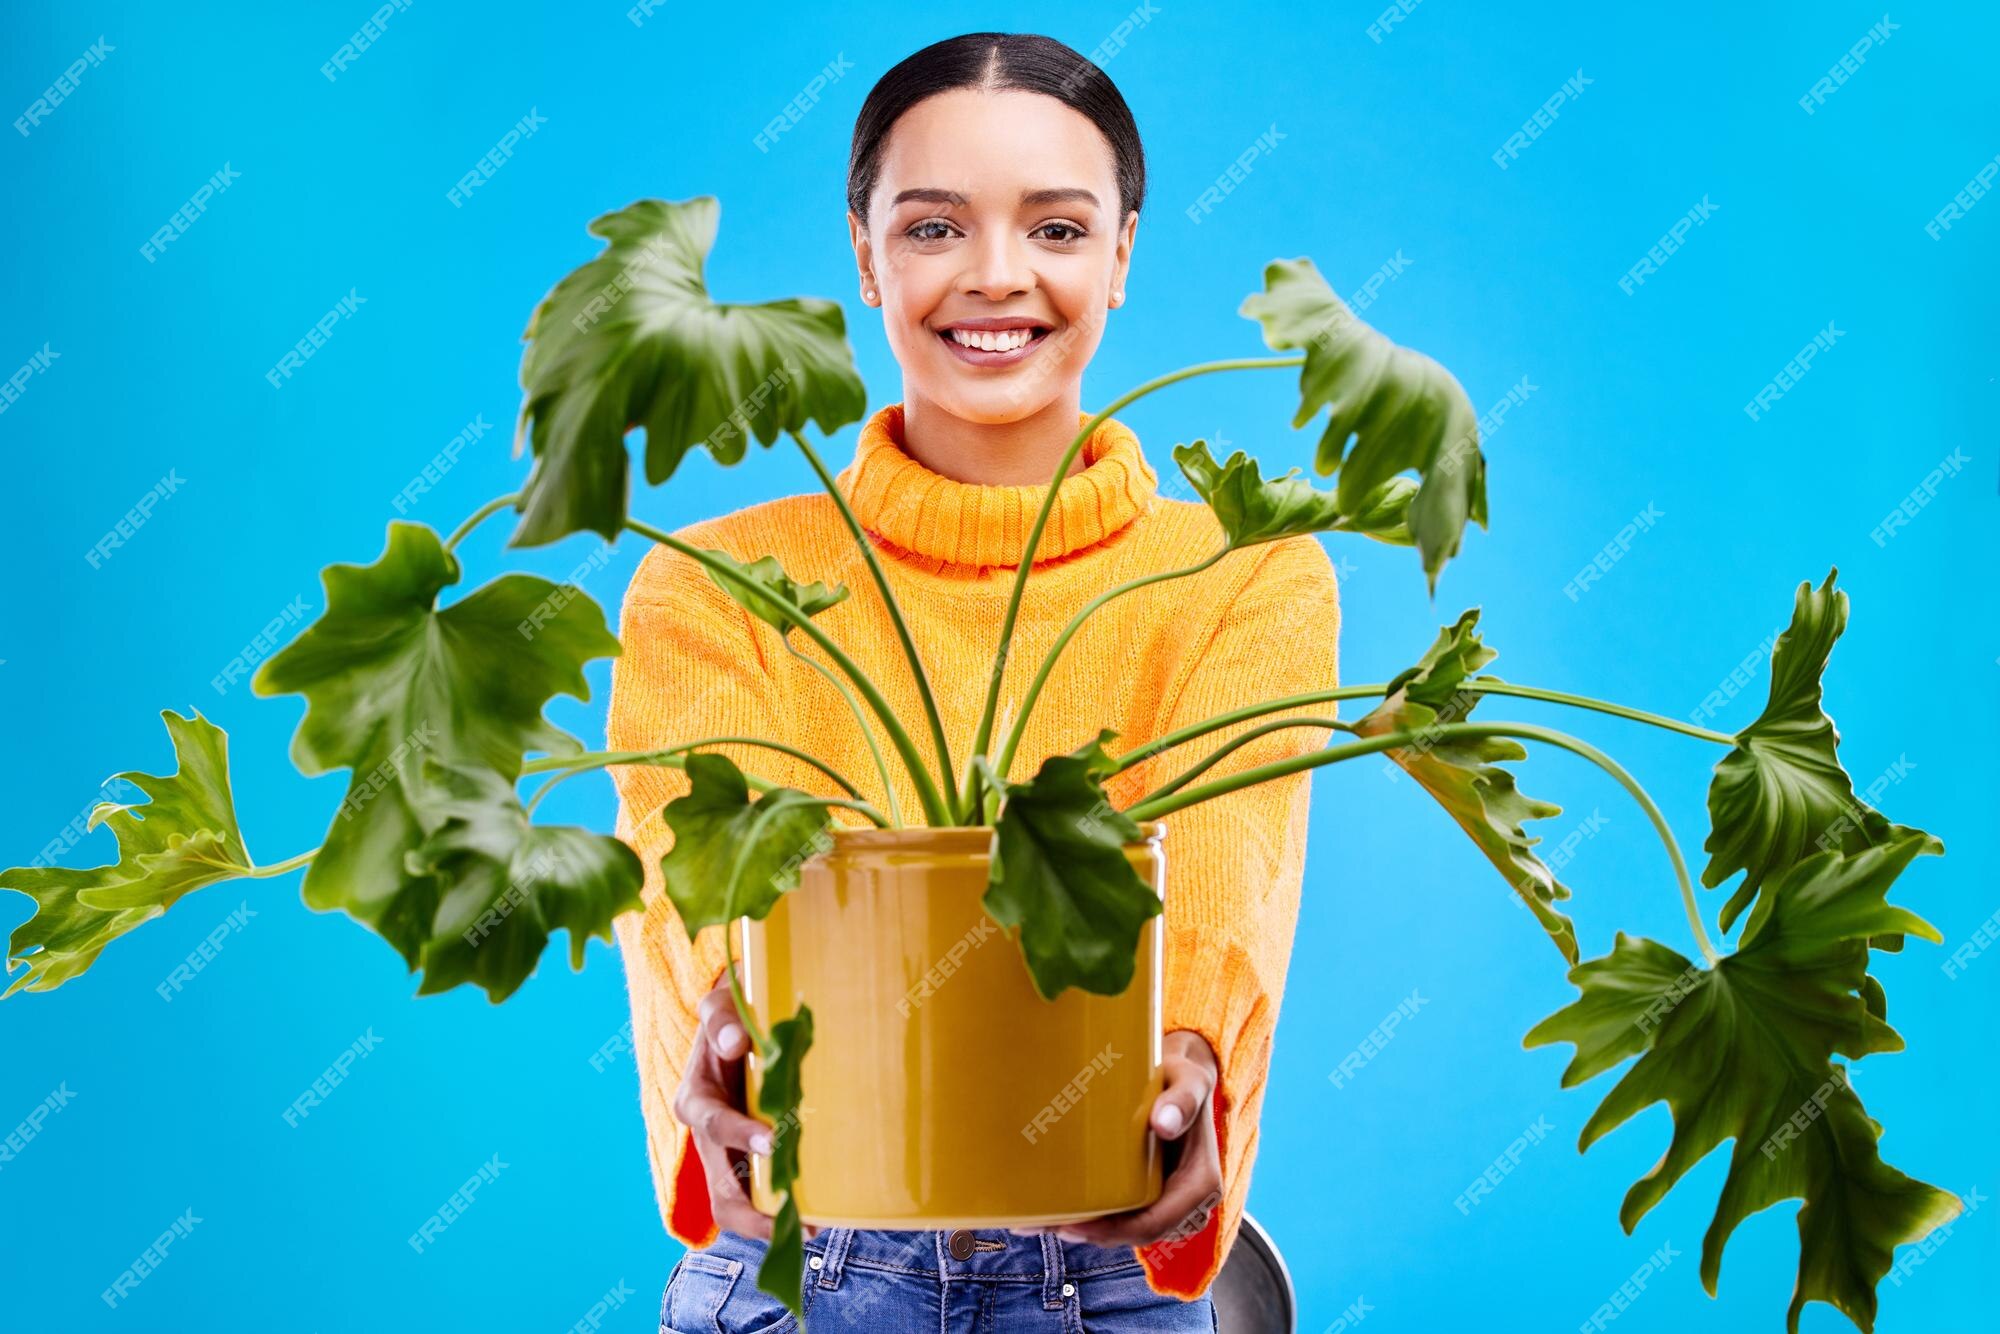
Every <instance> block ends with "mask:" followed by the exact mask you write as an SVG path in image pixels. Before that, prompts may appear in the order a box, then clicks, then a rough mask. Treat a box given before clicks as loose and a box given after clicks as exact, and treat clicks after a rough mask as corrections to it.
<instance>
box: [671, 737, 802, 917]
mask: <svg viewBox="0 0 2000 1334" xmlns="http://www.w3.org/2000/svg"><path fill="white" fill-rule="evenodd" d="M686 772H687V776H688V791H687V793H686V795H684V796H680V797H676V798H674V799H673V800H672V801H670V802H668V803H667V807H666V810H665V811H664V812H663V816H664V818H665V820H666V822H667V825H668V827H669V828H671V829H672V830H673V831H674V845H673V847H672V848H670V849H669V850H668V851H667V855H666V856H664V857H662V858H661V859H660V872H661V876H662V878H663V879H664V881H665V887H666V892H667V897H668V899H670V900H671V901H672V902H673V905H674V909H675V910H676V911H677V912H679V913H680V917H681V922H682V924H683V925H685V926H686V927H687V933H688V936H689V937H690V938H692V937H693V936H694V935H695V934H696V933H698V932H699V931H700V930H701V929H702V928H703V927H706V926H715V925H719V924H724V923H727V922H730V921H733V920H734V919H735V918H738V917H751V918H757V919H760V920H761V919H762V918H763V917H764V916H765V914H767V913H769V912H770V911H771V908H772V906H773V905H774V904H776V903H777V901H778V898H779V896H780V895H782V894H785V893H787V892H789V891H790V890H793V889H796V888H797V887H798V883H799V867H800V865H801V864H802V863H804V862H805V860H806V859H807V858H808V857H810V856H811V855H812V854H813V853H815V852H817V851H820V850H821V849H822V848H824V847H826V846H827V842H826V838H827V834H826V830H827V826H828V824H829V820H828V817H827V807H826V805H825V803H824V802H822V801H820V800H818V799H816V798H814V797H812V796H811V795H809V794H807V793H804V792H800V791H798V790H797V789H795V788H788V787H780V788H773V789H771V790H770V791H769V792H766V793H765V794H764V795H763V796H762V797H760V798H758V799H757V800H755V801H752V800H751V799H750V785H749V784H748V783H747V782H745V781H744V778H743V771H742V770H741V769H739V768H737V767H736V765H735V764H734V763H733V762H732V761H731V760H730V759H729V757H728V756H726V755H713V754H708V753H706V752H703V751H693V752H690V753H689V754H688V756H687V760H686ZM732 896H733V897H732Z"/></svg>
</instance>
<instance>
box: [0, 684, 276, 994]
mask: <svg viewBox="0 0 2000 1334" xmlns="http://www.w3.org/2000/svg"><path fill="white" fill-rule="evenodd" d="M160 717H161V719H163V720H164V721H165V722H166V724H167V735H168V736H170V737H171V738H173V743H174V754H175V756H176V757H177V758H178V759H179V761H180V764H179V767H178V768H177V769H176V770H175V771H174V772H173V773H172V774H169V775H167V776H165V777H160V776H157V775H154V774H144V773H124V774H119V775H118V778H117V780H115V781H117V782H120V783H124V784H130V785H132V786H134V787H137V788H138V789H139V791H140V792H141V793H142V794H143V795H144V796H145V797H146V801H145V802H143V803H139V802H133V803H129V804H123V805H121V804H118V803H114V802H102V803H100V804H99V805H98V806H97V807H96V808H95V809H94V810H92V811H91V813H90V821H89V827H90V828H92V829H95V828H96V827H97V826H98V825H100V824H103V825H108V826H110V828H111V832H112V833H113V834H114V835H116V836H117V839H118V860H117V861H116V862H114V863H112V864H110V865H108V866H97V867H92V868H90V869H88V870H75V869H70V868H67V867H60V866H17V867H14V868H13V869H11V870H8V871H5V872H0V889H11V890H14V891H16V892H17V893H21V894H25V895H27V896H28V897H30V898H32V899H33V900H34V901H35V915H34V916H32V917H30V918H29V919H28V920H27V921H25V922H23V923H21V924H20V925H19V926H17V927H15V928H14V933H13V935H12V937H11V938H10V939H9V940H8V942H7V971H8V972H9V973H10V974H11V973H13V971H14V969H15V968H16V967H17V966H19V965H22V964H25V965H27V970H26V971H25V972H23V973H21V974H20V975H19V976H17V977H14V978H13V981H12V984H11V985H10V986H9V987H8V988H7V990H6V992H5V994H6V995H8V996H11V995H13V994H14V993H15V992H17V991H52V990H54V989H55V988H56V987H59V986H61V985H62V984H63V983H65V982H67V981H69V980H70V979H71V978H73V977H76V976H78V975H80V974H81V973H83V972H84V971H85V970H87V969H88V968H89V967H90V966H91V964H93V963H95V962H96V961H97V956H98V954H99V953H101V952H102V951H103V949H104V947H105V946H106V945H108V944H110V943H111V942H112V941H113V940H116V939H117V938H118V937H120V936H122V935H124V934H125V933H126V932H127V931H130V930H132V929H133V928H134V927H136V926H139V925H141V924H142V923H145V922H150V921H151V920H153V919H154V918H155V917H159V916H161V915H162V914H164V913H165V912H166V911H167V909H169V908H171V907H173V906H174V904H175V903H177V902H179V901H180V899H181V898H182V896H184V895H186V894H189V893H192V892H193V891H195V890H197V889H201V888H203V887H204V886H207V885H212V884H215V883H217V882H218V881H222V880H232V879H235V878H237V877H238V876H242V875H245V874H248V873H249V871H250V870H251V869H252V867H251V862H250V854H249V853H248V852H247V851H245V850H244V847H243V835H242V833H241V831H239V830H238V829H237V827H236V807H235V803H234V801H233V800H232V799H231V797H230V795H229V739H228V737H227V735H226V734H225V733H224V732H223V731H222V729H221V728H219V727H217V726H215V724H213V723H211V722H209V721H208V719H206V718H204V717H202V716H201V715H200V714H199V713H196V714H194V715H193V716H192V717H182V716H181V715H180V714H178V713H174V712H172V711H167V712H163V713H162V714H161V715H160Z"/></svg>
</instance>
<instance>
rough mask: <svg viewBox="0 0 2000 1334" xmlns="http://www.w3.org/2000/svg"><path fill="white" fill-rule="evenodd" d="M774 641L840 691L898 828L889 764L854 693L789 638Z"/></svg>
mask: <svg viewBox="0 0 2000 1334" xmlns="http://www.w3.org/2000/svg"><path fill="white" fill-rule="evenodd" d="M778 638H780V639H782V640H784V642H785V649H786V651H788V652H789V653H790V654H791V655H792V656H793V657H795V658H797V659H798V660H799V661H800V662H802V663H805V664H806V665H807V666H808V667H811V668H812V669H813V670H814V671H816V672H818V673H819V674H820V675H821V676H824V677H825V678H826V679H827V682H828V683H829V684H830V685H832V686H833V688H834V689H835V690H838V691H839V692H840V697H841V698H842V699H844V700H846V701H847V711H848V712H849V713H851V714H853V715H854V725H855V726H856V727H858V728H860V729H861V739H862V740H863V741H866V742H867V743H868V753H869V755H870V756H872V757H873V758H874V760H875V777H876V778H878V779H880V780H881V783H882V793H883V798H884V800H886V801H887V802H888V803H889V823H890V824H891V825H892V826H893V827H895V828H897V829H901V828H902V827H903V812H902V810H901V809H900V808H899V807H898V806H897V804H896V785H895V784H894V783H892V782H890V781H889V765H888V763H887V762H886V761H885V760H883V758H882V747H881V746H879V745H877V744H876V743H875V733H874V732H872V731H870V730H869V728H868V717H867V715H866V714H864V713H862V712H861V701H860V700H858V699H856V698H854V691H853V690H852V689H850V688H849V686H848V684H847V682H845V681H843V680H841V679H840V678H839V677H838V676H835V675H834V674H833V669H832V668H830V667H828V666H827V665H826V664H825V663H823V662H821V661H820V660H819V659H818V658H808V657H807V656H806V655H805V654H803V653H801V652H799V648H798V645H796V644H794V643H793V642H792V637H791V636H790V635H779V636H778ZM854 795H855V796H857V797H858V796H860V795H861V794H860V793H858V792H857V793H855V794H854Z"/></svg>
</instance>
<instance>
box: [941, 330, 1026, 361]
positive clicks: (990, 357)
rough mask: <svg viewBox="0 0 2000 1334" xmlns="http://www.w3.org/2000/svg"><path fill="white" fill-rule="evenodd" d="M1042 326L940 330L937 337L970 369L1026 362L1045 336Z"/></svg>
mask: <svg viewBox="0 0 2000 1334" xmlns="http://www.w3.org/2000/svg"><path fill="white" fill-rule="evenodd" d="M1048 333H1049V330H1048V327H1047V326H1046V325H1034V326H1026V325H1024V326H1021V327H1019V328H1014V329H959V328H952V329H940V330H938V338H939V340H940V341H942V342H943V343H944V345H945V346H946V347H948V348H950V349H951V352H952V355H953V356H955V357H957V358H958V359H959V360H960V361H963V362H965V363H966V364H967V365H970V366H1012V365H1014V364H1016V363H1017V362H1022V361H1026V360H1027V359H1028V358H1029V357H1032V356H1033V355H1034V354H1035V349H1036V348H1038V347H1040V346H1041V345H1042V342H1043V340H1044V339H1046V338H1047V337H1048Z"/></svg>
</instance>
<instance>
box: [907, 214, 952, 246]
mask: <svg viewBox="0 0 2000 1334" xmlns="http://www.w3.org/2000/svg"><path fill="white" fill-rule="evenodd" d="M932 228H935V229H936V230H935V231H933V230H932ZM950 231H951V228H950V226H949V225H947V224H946V223H943V222H940V221H939V220H938V219H936V218H926V219H924V220H923V221H922V222H920V223H917V224H916V225H915V226H913V227H911V228H910V229H909V230H908V231H905V232H904V233H903V235H904V236H906V237H908V238H909V239H910V240H912V241H942V240H943V239H944V238H945V235H946V234H947V233H949V232H950Z"/></svg>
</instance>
